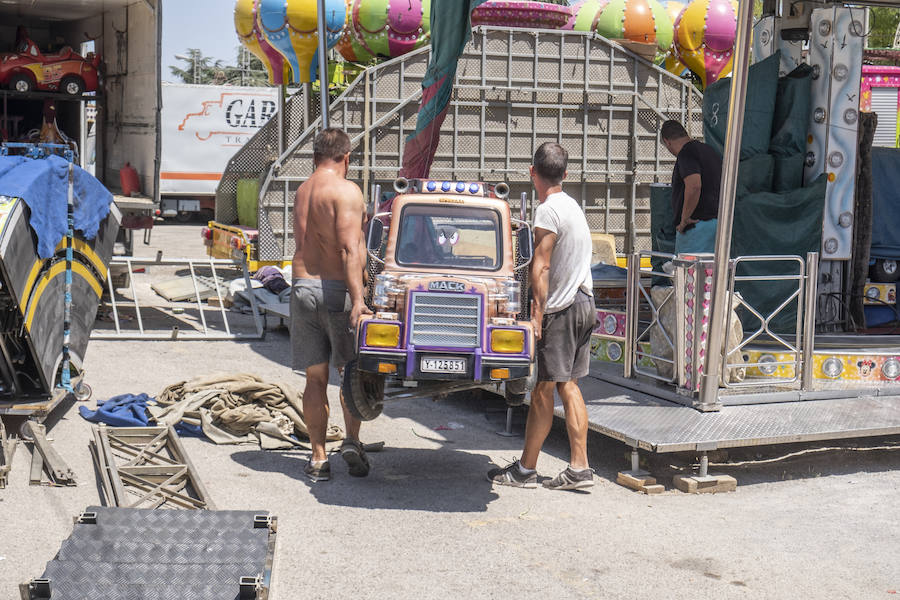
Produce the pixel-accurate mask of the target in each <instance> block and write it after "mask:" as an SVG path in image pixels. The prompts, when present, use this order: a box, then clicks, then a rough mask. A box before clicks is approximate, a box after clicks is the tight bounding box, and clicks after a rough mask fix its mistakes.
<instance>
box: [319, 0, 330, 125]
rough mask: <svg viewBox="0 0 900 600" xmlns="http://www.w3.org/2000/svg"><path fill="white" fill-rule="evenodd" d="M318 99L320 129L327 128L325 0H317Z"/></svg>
mask: <svg viewBox="0 0 900 600" xmlns="http://www.w3.org/2000/svg"><path fill="white" fill-rule="evenodd" d="M318 15H319V99H320V102H321V105H322V129H328V126H329V123H328V55H327V52H328V44H327V43H326V39H325V35H326V33H325V0H319V12H318Z"/></svg>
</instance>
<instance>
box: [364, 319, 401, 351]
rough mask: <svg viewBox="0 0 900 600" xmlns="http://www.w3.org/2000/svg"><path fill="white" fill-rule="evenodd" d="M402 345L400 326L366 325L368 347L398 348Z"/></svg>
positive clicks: (394, 324)
mask: <svg viewBox="0 0 900 600" xmlns="http://www.w3.org/2000/svg"><path fill="white" fill-rule="evenodd" d="M399 345H400V326H399V325H397V324H396V323H372V322H369V324H368V325H366V346H375V347H379V348H396V347H397V346H399Z"/></svg>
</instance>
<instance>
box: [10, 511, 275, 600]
mask: <svg viewBox="0 0 900 600" xmlns="http://www.w3.org/2000/svg"><path fill="white" fill-rule="evenodd" d="M276 530H277V519H276V518H275V517H274V516H271V515H269V513H268V512H265V511H260V512H252V511H211V510H184V511H181V510H152V509H136V508H106V507H101V506H90V507H88V508H87V509H86V510H85V512H83V513H81V515H80V516H79V517H77V518H76V519H75V526H74V528H73V531H72V535H70V536H69V537H68V538H67V539H66V540H64V541H63V542H62V546H61V548H60V550H59V553H58V554H57V555H56V557H55V558H54V559H53V560H51V561H49V562H48V563H47V566H46V568H45V569H44V572H43V574H42V575H41V577H39V578H36V579H32V580H31V581H29V582H27V583H23V584H21V585H20V586H19V592H20V597H21V598H22V600H47V599H49V598H52V599H53V600H65V599H67V598H69V599H72V600H81V599H84V598H108V599H120V600H126V599H128V598H142V599H145V600H168V599H172V598H194V599H197V600H201V599H204V600H205V599H209V600H224V599H229V600H231V599H238V598H240V599H244V598H247V599H255V600H265V599H267V598H269V597H270V592H271V582H272V568H273V561H274V553H275V536H276Z"/></svg>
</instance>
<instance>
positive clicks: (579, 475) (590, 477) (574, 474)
mask: <svg viewBox="0 0 900 600" xmlns="http://www.w3.org/2000/svg"><path fill="white" fill-rule="evenodd" d="M593 485H594V470H593V469H584V470H582V471H575V470H573V469H572V467H566V469H565V470H564V471H562V472H561V473H560V474H559V475H557V476H556V477H554V478H553V479H548V480H546V481H545V482H544V487H545V488H547V489H550V490H583V489H584V488H589V487H592V486H593Z"/></svg>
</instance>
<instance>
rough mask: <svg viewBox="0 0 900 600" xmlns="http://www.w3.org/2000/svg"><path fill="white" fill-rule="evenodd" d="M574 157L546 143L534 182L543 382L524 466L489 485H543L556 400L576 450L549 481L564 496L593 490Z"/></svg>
mask: <svg viewBox="0 0 900 600" xmlns="http://www.w3.org/2000/svg"><path fill="white" fill-rule="evenodd" d="M568 158H569V156H568V153H567V152H566V151H565V149H564V148H563V147H562V146H560V145H559V144H556V143H552V142H547V143H544V144H541V146H540V147H539V148H538V150H537V152H536V153H535V155H534V163H533V164H532V166H531V180H532V182H533V183H534V188H535V190H536V192H537V195H538V199H539V200H540V203H541V204H540V206H538V208H537V210H536V211H535V215H534V242H535V244H534V245H535V250H534V260H533V261H532V264H531V291H532V295H533V301H532V305H531V315H532V319H531V321H532V325H533V326H534V331H535V336H536V337H537V338H538V342H537V361H538V364H537V369H538V378H537V379H538V382H537V385H536V386H535V388H534V390H533V391H532V392H531V407H530V409H529V411H528V422H527V424H526V426H525V449H524V451H523V452H522V458H521V460H516V461H515V462H513V463H512V464H510V465H508V466H506V467H504V468H502V469H492V470H491V471H490V472H488V479H490V480H491V481H492V482H493V483H496V484H500V485H511V486H515V487H537V471H536V470H535V469H536V467H537V459H538V455H539V454H540V451H541V447H542V446H543V445H544V440H546V439H547V435H548V434H549V433H550V428H551V427H552V426H553V400H554V398H553V396H554V392H558V393H559V397H560V398H561V399H562V402H563V406H564V407H565V409H566V429H567V430H568V433H569V446H570V451H571V456H570V461H569V466H568V467H567V468H566V469H565V470H564V471H562V472H561V473H560V474H559V475H557V476H556V477H554V478H553V479H551V480H548V481H545V482H544V487H548V488H551V489H558V490H573V489H583V488H587V487H590V486H592V485H594V472H593V471H592V470H591V469H590V467H589V465H588V459H587V430H588V426H587V425H588V419H587V410H586V408H585V406H584V398H583V397H582V395H581V390H580V389H579V387H578V379H580V378H581V377H584V376H585V375H587V374H588V370H589V366H590V350H591V331H592V330H593V328H594V322H595V321H596V310H595V308H594V297H593V281H592V279H591V232H590V228H589V227H588V224H587V219H585V216H584V211H582V210H581V206H580V205H579V204H578V202H576V201H575V199H574V198H572V197H571V196H569V195H568V194H566V193H565V192H563V191H562V181H563V179H565V176H566V166H567V162H568Z"/></svg>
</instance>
